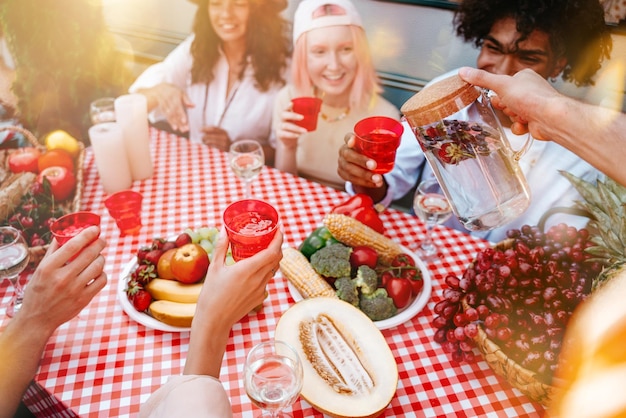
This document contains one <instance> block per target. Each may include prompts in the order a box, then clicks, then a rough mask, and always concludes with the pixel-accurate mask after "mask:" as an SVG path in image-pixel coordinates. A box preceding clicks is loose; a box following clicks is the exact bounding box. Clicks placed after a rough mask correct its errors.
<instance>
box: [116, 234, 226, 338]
mask: <svg viewBox="0 0 626 418" xmlns="http://www.w3.org/2000/svg"><path fill="white" fill-rule="evenodd" d="M218 235H219V231H218V230H217V228H215V227H201V228H197V229H191V228H187V229H185V230H184V231H183V232H181V233H180V234H179V235H178V236H176V237H172V238H169V239H164V238H154V239H153V240H152V242H151V243H150V244H149V245H145V246H142V247H141V248H139V249H138V251H137V254H136V256H135V257H133V259H132V260H130V261H129V262H128V263H126V265H125V266H124V268H123V270H122V273H121V280H119V282H118V289H117V293H118V300H119V302H120V304H121V306H122V309H123V310H124V312H126V314H127V315H128V316H129V317H130V318H131V319H133V320H135V321H136V322H138V323H140V324H142V325H144V326H146V327H148V328H152V329H157V330H161V331H169V332H184V331H189V330H190V328H191V321H192V319H193V316H194V313H195V310H196V302H197V300H198V296H199V295H200V290H201V289H202V285H203V282H204V278H205V276H206V273H207V271H208V268H209V264H210V261H211V258H212V256H213V248H214V246H215V244H216V242H217V239H218ZM227 257H230V255H228V256H227ZM231 258H232V257H231ZM227 262H229V260H228V259H227ZM230 262H234V261H232V260H231V261H230Z"/></svg>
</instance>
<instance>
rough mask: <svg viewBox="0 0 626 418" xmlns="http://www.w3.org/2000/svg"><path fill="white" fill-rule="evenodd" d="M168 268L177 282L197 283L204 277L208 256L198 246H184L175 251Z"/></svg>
mask: <svg viewBox="0 0 626 418" xmlns="http://www.w3.org/2000/svg"><path fill="white" fill-rule="evenodd" d="M170 267H171V269H172V274H174V277H175V278H176V280H178V281H179V282H181V283H197V282H199V281H200V280H202V279H204V277H205V276H206V273H207V270H208V269H209V255H208V254H207V253H206V251H204V248H202V247H201V246H200V245H199V244H185V245H183V246H182V247H180V248H177V249H176V252H175V253H174V256H173V257H172V260H171V261H170Z"/></svg>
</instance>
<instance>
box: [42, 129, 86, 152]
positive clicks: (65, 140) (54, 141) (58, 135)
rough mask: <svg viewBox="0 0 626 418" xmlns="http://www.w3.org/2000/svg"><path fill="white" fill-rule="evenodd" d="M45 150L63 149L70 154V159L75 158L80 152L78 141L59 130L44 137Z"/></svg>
mask: <svg viewBox="0 0 626 418" xmlns="http://www.w3.org/2000/svg"><path fill="white" fill-rule="evenodd" d="M46 148H48V149H49V150H51V149H57V148H60V149H63V150H65V151H67V152H69V153H70V154H72V157H76V156H77V155H78V153H79V151H80V147H79V145H78V140H77V139H76V138H74V137H73V136H72V135H70V134H68V133H67V132H65V131H63V130H61V129H57V130H56V131H52V132H50V133H49V134H48V135H46Z"/></svg>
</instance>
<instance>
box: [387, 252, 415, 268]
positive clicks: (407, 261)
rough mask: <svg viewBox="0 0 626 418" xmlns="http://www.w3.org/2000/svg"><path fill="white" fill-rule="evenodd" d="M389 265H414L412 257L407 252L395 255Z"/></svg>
mask: <svg viewBox="0 0 626 418" xmlns="http://www.w3.org/2000/svg"><path fill="white" fill-rule="evenodd" d="M391 265H392V266H393V267H405V266H414V265H415V261H414V260H413V257H411V256H410V255H408V254H405V253H402V254H398V255H396V256H395V257H394V258H393V260H391Z"/></svg>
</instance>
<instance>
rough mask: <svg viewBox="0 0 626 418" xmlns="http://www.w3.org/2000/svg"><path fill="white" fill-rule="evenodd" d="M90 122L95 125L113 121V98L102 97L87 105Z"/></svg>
mask: <svg viewBox="0 0 626 418" xmlns="http://www.w3.org/2000/svg"><path fill="white" fill-rule="evenodd" d="M89 116H90V117H91V123H92V124H94V125H97V124H99V123H105V122H115V98H113V97H103V98H101V99H97V100H94V101H93V102H91V103H90V105H89Z"/></svg>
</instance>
